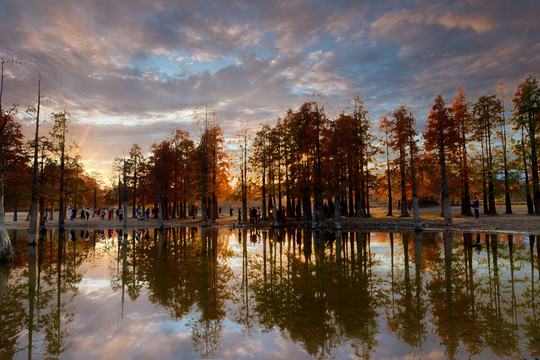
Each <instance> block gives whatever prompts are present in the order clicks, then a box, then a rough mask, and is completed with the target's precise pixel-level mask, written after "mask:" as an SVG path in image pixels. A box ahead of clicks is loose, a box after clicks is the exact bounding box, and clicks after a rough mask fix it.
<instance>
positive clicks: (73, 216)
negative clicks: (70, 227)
mask: <svg viewBox="0 0 540 360" xmlns="http://www.w3.org/2000/svg"><path fill="white" fill-rule="evenodd" d="M76 218H77V208H72V209H71V220H72V221H73V220H75V219H76Z"/></svg>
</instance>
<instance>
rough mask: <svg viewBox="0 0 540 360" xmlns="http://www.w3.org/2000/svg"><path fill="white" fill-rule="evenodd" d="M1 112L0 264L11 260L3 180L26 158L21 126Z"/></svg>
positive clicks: (8, 112) (7, 113) (11, 117)
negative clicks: (8, 172)
mask: <svg viewBox="0 0 540 360" xmlns="http://www.w3.org/2000/svg"><path fill="white" fill-rule="evenodd" d="M2 64H3V63H2ZM2 80H3V78H2ZM0 99H1V97H0ZM0 103H1V101H0ZM1 111H2V110H1V108H0V262H7V261H11V260H13V253H12V250H11V241H10V239H9V236H8V233H7V229H6V226H5V209H4V204H5V201H4V178H5V174H6V172H7V171H10V170H11V169H12V168H13V167H14V166H16V165H17V164H19V163H22V162H23V160H25V159H27V157H26V153H25V151H23V148H24V147H23V135H22V127H21V124H19V123H18V122H17V121H15V120H14V118H13V114H12V110H10V111H7V112H1Z"/></svg>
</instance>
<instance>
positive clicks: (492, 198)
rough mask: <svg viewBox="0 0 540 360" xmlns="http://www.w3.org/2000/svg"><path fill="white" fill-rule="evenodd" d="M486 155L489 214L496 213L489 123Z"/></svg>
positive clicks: (489, 126) (493, 214)
mask: <svg viewBox="0 0 540 360" xmlns="http://www.w3.org/2000/svg"><path fill="white" fill-rule="evenodd" d="M487 136H488V138H487V155H488V200H489V210H488V211H489V215H491V216H495V215H497V210H496V209H495V188H494V185H493V152H492V146H491V125H490V124H488V129H487Z"/></svg>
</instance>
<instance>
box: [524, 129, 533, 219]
mask: <svg viewBox="0 0 540 360" xmlns="http://www.w3.org/2000/svg"><path fill="white" fill-rule="evenodd" d="M521 150H522V152H523V170H524V171H525V193H526V194H527V195H526V198H527V213H528V214H529V215H532V214H534V207H533V202H532V198H531V192H530V191H529V172H528V171H527V155H526V153H525V139H524V134H523V127H522V128H521Z"/></svg>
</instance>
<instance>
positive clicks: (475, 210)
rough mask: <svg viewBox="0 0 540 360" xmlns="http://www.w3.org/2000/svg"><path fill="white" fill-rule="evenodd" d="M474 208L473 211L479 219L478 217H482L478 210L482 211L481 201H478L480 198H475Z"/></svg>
mask: <svg viewBox="0 0 540 360" xmlns="http://www.w3.org/2000/svg"><path fill="white" fill-rule="evenodd" d="M472 206H473V209H474V216H475V218H477V219H478V217H479V216H480V214H479V213H478V209H480V201H479V200H478V198H477V197H476V196H475V197H474V201H473V203H472Z"/></svg>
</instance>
